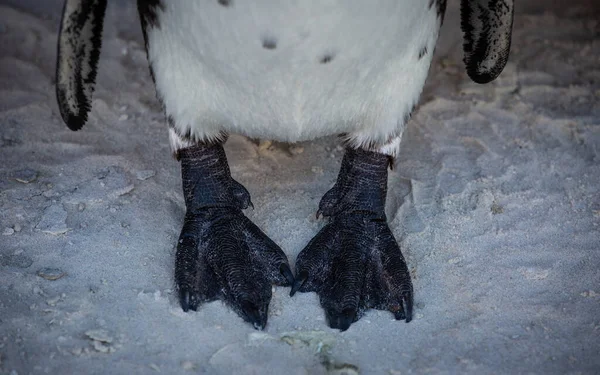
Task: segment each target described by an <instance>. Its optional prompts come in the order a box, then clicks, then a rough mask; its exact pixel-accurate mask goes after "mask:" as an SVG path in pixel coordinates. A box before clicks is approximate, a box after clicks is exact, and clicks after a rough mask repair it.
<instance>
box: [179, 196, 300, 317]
mask: <svg viewBox="0 0 600 375" xmlns="http://www.w3.org/2000/svg"><path fill="white" fill-rule="evenodd" d="M175 281H176V284H177V289H178V292H179V300H180V303H181V307H182V308H183V310H184V311H186V312H187V311H189V310H196V309H197V308H198V306H199V305H200V304H202V303H204V302H208V301H213V300H216V299H221V300H223V301H225V302H226V303H227V304H228V305H229V306H230V307H231V308H232V309H233V310H234V311H236V312H237V313H238V314H239V315H240V316H241V317H242V318H243V319H244V320H245V321H247V322H249V323H250V324H252V325H253V326H254V328H256V329H263V328H264V327H265V325H266V323H267V311H268V306H269V302H270V300H271V285H272V284H276V285H283V286H289V285H291V284H292V283H293V281H294V277H293V275H292V272H291V270H290V267H289V265H288V261H287V258H286V256H285V254H284V253H283V251H282V250H281V248H279V246H277V245H276V244H275V243H274V242H273V241H272V240H271V239H269V237H267V236H266V235H265V234H264V233H263V232H262V231H261V230H260V229H259V228H258V227H257V226H256V225H255V224H254V223H252V222H251V221H250V220H249V219H248V218H247V217H246V216H244V214H243V213H242V212H241V210H239V209H236V208H231V207H216V208H203V209H201V210H197V211H196V212H194V213H193V214H190V213H189V212H188V214H187V215H186V218H185V222H184V225H183V229H182V232H181V235H180V237H179V243H178V245H177V253H176V262H175Z"/></svg>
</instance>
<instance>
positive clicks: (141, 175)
mask: <svg viewBox="0 0 600 375" xmlns="http://www.w3.org/2000/svg"><path fill="white" fill-rule="evenodd" d="M155 174H156V172H154V171H153V170H151V169H144V170H142V171H135V178H137V179H138V180H140V181H144V180H147V179H149V178H150V177H153V176H154V175H155Z"/></svg>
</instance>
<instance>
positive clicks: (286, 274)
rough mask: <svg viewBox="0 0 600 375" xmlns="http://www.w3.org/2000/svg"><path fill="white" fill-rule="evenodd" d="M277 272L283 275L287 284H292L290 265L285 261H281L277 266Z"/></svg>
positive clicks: (292, 277) (292, 276) (292, 275)
mask: <svg viewBox="0 0 600 375" xmlns="http://www.w3.org/2000/svg"><path fill="white" fill-rule="evenodd" d="M279 272H280V273H281V274H282V275H283V277H285V279H286V280H287V282H288V283H289V285H294V281H295V279H294V274H293V273H292V270H291V269H290V266H288V265H287V264H285V263H281V266H279Z"/></svg>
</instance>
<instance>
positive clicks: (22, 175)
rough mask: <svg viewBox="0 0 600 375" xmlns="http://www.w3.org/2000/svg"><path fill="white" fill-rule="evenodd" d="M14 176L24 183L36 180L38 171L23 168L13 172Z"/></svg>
mask: <svg viewBox="0 0 600 375" xmlns="http://www.w3.org/2000/svg"><path fill="white" fill-rule="evenodd" d="M13 178H14V179H15V180H17V181H19V182H21V183H23V184H28V183H30V182H33V181H35V179H36V178H37V172H36V171H34V170H32V169H21V170H18V171H16V172H15V173H14V174H13Z"/></svg>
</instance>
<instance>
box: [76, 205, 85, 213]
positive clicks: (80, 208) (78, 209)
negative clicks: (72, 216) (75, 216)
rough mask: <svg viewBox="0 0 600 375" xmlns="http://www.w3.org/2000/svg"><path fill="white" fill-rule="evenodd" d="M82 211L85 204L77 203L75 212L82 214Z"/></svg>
mask: <svg viewBox="0 0 600 375" xmlns="http://www.w3.org/2000/svg"><path fill="white" fill-rule="evenodd" d="M83 210H85V203H79V204H78V205H77V211H79V212H82V211H83Z"/></svg>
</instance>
